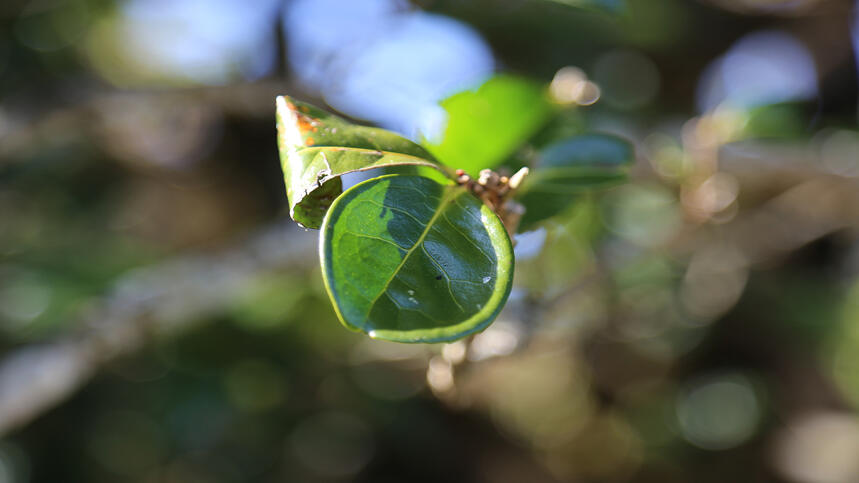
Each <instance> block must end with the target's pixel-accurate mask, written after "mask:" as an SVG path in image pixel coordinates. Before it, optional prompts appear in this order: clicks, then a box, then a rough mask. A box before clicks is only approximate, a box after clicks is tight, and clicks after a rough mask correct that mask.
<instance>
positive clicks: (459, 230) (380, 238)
mask: <svg viewBox="0 0 859 483" xmlns="http://www.w3.org/2000/svg"><path fill="white" fill-rule="evenodd" d="M319 251H320V256H321V258H322V273H323V278H324V279H325V286H326V288H327V289H328V293H329V295H330V296H331V300H332V302H333V303H334V307H335V309H336V311H337V315H338V316H339V318H340V320H341V321H342V322H343V324H344V325H345V326H346V327H348V328H350V329H353V330H362V331H364V332H367V333H368V334H370V336H371V337H374V338H378V339H385V340H392V341H397V342H443V341H451V340H455V339H459V338H461V337H465V336H466V335H468V334H471V333H474V332H477V331H479V330H482V329H484V328H485V327H486V326H487V325H489V324H490V323H491V322H492V320H493V319H495V317H496V316H497V315H498V312H500V311H501V308H502V307H503V305H504V302H505V301H506V300H507V296H508V295H509V294H510V288H511V286H512V277H513V249H512V246H511V243H510V238H509V237H508V236H507V231H506V230H505V229H504V226H503V225H502V223H501V220H499V219H498V217H497V216H496V215H495V214H494V213H493V212H492V211H491V210H490V209H489V208H488V207H487V206H486V205H484V204H483V203H482V202H480V201H479V200H478V199H477V198H475V197H474V196H473V195H472V194H470V193H469V192H468V191H466V190H465V189H464V188H462V187H460V186H456V185H452V184H451V185H441V184H439V183H437V182H435V181H433V180H431V179H429V178H425V177H422V176H408V175H389V176H382V177H379V178H374V179H371V180H369V181H365V182H363V183H360V184H358V185H356V186H354V187H352V188H350V189H349V190H347V191H346V192H344V193H343V195H341V196H340V197H339V198H337V200H336V201H334V204H333V205H332V206H331V209H330V210H329V212H328V214H327V215H326V216H325V221H324V223H323V226H322V236H321V239H320V247H319Z"/></svg>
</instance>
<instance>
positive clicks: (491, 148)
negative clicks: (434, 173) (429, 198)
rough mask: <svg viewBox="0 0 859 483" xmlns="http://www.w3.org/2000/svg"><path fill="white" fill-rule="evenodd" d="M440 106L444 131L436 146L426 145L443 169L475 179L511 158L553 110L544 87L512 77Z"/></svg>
mask: <svg viewBox="0 0 859 483" xmlns="http://www.w3.org/2000/svg"><path fill="white" fill-rule="evenodd" d="M441 105H442V107H443V108H444V110H445V111H446V113H447V124H446V125H445V128H444V132H443V134H442V135H441V136H440V139H439V141H438V142H435V141H433V140H431V139H429V140H426V141H425V142H424V144H425V145H426V146H427V149H429V151H430V152H432V153H433V154H434V155H435V156H436V158H438V159H439V160H440V161H441V162H443V163H444V164H446V165H448V166H451V167H453V168H461V169H464V170H465V171H466V172H468V173H469V174H471V175H473V176H474V175H477V174H478V173H479V172H480V170H481V169H484V168H494V167H496V166H498V165H499V164H500V163H501V162H503V161H504V160H505V159H507V158H508V157H510V155H512V154H513V153H514V152H515V151H516V150H517V149H518V148H519V147H520V146H521V145H522V144H523V143H524V142H525V141H527V140H528V138H529V137H531V135H533V134H534V133H535V132H537V130H539V129H540V127H541V126H543V124H545V123H546V122H547V121H548V120H549V118H550V117H551V116H552V114H553V112H554V111H555V105H554V104H552V102H551V101H550V100H549V98H548V96H547V94H546V92H545V88H544V86H542V85H541V84H538V83H535V82H531V81H528V80H525V79H520V78H516V77H510V76H499V77H494V78H492V79H489V80H488V81H487V82H486V83H484V84H483V85H482V86H480V88H479V89H477V90H476V91H465V92H460V93H459V94H455V95H453V96H452V97H449V98H447V99H445V100H444V101H442V103H441Z"/></svg>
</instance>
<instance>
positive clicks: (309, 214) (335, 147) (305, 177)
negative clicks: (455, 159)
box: [277, 96, 452, 228]
mask: <svg viewBox="0 0 859 483" xmlns="http://www.w3.org/2000/svg"><path fill="white" fill-rule="evenodd" d="M277 142H278V148H279V150H280V162H281V167H282V168H283V175H284V179H285V182H286V195H287V197H288V198H289V214H290V216H292V219H293V220H295V221H296V222H298V223H299V224H301V225H303V226H305V227H307V228H319V226H320V225H321V224H322V218H323V217H324V216H325V213H326V212H327V211H328V207H329V206H331V203H332V201H334V199H335V198H336V197H337V196H338V195H339V194H340V192H341V191H343V184H342V182H341V180H340V176H342V175H344V174H346V173H352V172H356V171H366V170H369V169H375V168H383V167H398V166H425V167H430V168H434V169H437V170H439V171H441V172H442V173H444V174H445V175H447V176H448V177H452V174H451V173H450V172H449V170H448V169H447V168H444V167H443V166H441V165H440V164H439V163H438V162H437V161H435V160H434V159H433V157H432V155H430V154H429V153H428V152H427V151H426V150H424V148H422V147H420V146H419V145H417V144H415V143H413V142H411V141H409V140H408V139H405V138H403V137H401V136H398V135H397V134H394V133H392V132H389V131H385V130H384V129H378V128H372V127H366V126H359V125H356V124H352V123H350V122H348V121H346V120H345V119H342V118H340V117H337V116H335V115H333V114H330V113H327V112H325V111H323V110H322V109H319V108H317V107H314V106H312V105H310V104H306V103H303V102H299V101H297V100H295V99H291V98H288V97H285V96H279V97H278V98H277Z"/></svg>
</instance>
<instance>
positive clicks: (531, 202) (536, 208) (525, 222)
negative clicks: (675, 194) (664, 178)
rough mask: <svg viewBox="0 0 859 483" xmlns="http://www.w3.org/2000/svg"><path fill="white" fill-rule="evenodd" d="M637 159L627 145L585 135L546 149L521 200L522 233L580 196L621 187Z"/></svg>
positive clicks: (603, 136)
mask: <svg viewBox="0 0 859 483" xmlns="http://www.w3.org/2000/svg"><path fill="white" fill-rule="evenodd" d="M634 158H635V153H634V150H633V147H632V145H631V144H630V143H629V142H628V141H626V140H624V139H621V138H619V137H616V136H612V135H608V134H583V135H580V136H575V137H572V138H569V139H566V140H564V141H560V142H557V143H554V144H552V145H550V146H548V147H546V149H544V150H543V151H542V152H541V153H540V156H539V159H538V165H537V167H536V169H534V171H533V174H532V175H531V176H529V177H528V178H527V179H526V181H525V185H524V186H523V187H522V190H521V191H520V194H519V196H518V201H519V202H520V203H522V204H523V205H524V206H525V215H524V216H523V217H522V221H521V223H520V225H519V229H520V231H527V230H530V229H532V228H534V225H535V224H536V223H538V222H540V221H543V220H545V219H547V218H549V217H552V216H554V215H556V214H558V213H560V212H561V211H563V210H564V209H565V208H566V207H567V206H569V205H570V204H571V203H572V202H573V201H574V200H575V199H576V198H577V195H580V194H582V193H586V192H589V191H592V190H595V189H599V188H605V187H608V186H613V185H616V184H618V183H621V182H622V181H624V180H625V179H626V176H627V169H628V167H629V165H630V164H631V163H632V161H633V159H634Z"/></svg>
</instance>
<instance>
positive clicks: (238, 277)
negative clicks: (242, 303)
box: [0, 224, 316, 435]
mask: <svg viewBox="0 0 859 483" xmlns="http://www.w3.org/2000/svg"><path fill="white" fill-rule="evenodd" d="M315 249H316V236H315V233H304V232H302V231H301V230H299V229H298V228H295V227H294V226H291V224H290V225H286V224H282V225H281V224H279V225H275V226H271V227H268V228H264V229H262V230H261V232H260V233H259V234H257V235H256V236H253V237H251V238H250V239H249V240H248V241H246V242H244V243H242V244H241V245H239V246H238V247H236V248H233V249H230V250H226V251H224V252H223V253H220V254H216V255H188V256H180V257H177V258H175V259H171V260H166V261H164V262H162V263H159V264H157V265H154V266H151V267H141V268H137V269H134V270H133V271H132V272H130V273H128V274H126V275H124V276H122V277H120V278H119V280H117V282H116V284H114V286H113V288H112V289H111V290H109V291H108V293H107V295H105V296H104V297H102V298H99V299H98V300H96V301H94V302H93V303H92V304H91V305H90V306H89V307H88V308H87V309H86V311H85V313H83V314H81V316H80V318H81V320H80V321H79V322H77V323H74V324H72V325H73V326H80V327H83V329H81V330H77V331H75V332H74V333H73V334H71V335H69V336H65V337H61V338H60V339H59V340H56V341H53V342H42V343H35V344H32V345H28V346H25V347H22V348H20V349H17V350H14V351H11V352H9V353H7V354H5V355H4V356H3V358H2V359H0V435H3V434H5V433H8V432H9V431H10V430H13V429H15V428H17V427H20V426H22V425H24V424H26V423H28V422H29V421H31V420H32V419H34V418H36V417H37V416H39V415H40V414H41V413H42V412H44V411H46V410H49V409H51V408H52V407H53V406H55V405H56V404H59V403H60V402H62V401H63V400H65V399H66V398H67V397H69V396H70V395H71V394H73V393H74V392H75V391H76V390H77V389H78V388H79V387H80V386H81V385H83V384H85V383H86V382H87V380H88V379H89V378H90V377H92V376H93V374H94V373H95V372H96V371H97V370H98V369H99V367H100V366H101V365H102V364H104V363H106V362H108V361H110V360H112V359H113V358H115V357H118V356H122V355H126V354H129V353H132V352H134V351H136V350H138V349H140V348H141V346H142V345H143V344H145V343H146V342H147V341H148V340H150V339H151V338H153V337H162V336H167V335H170V334H173V333H175V332H177V331H179V330H181V329H183V328H185V327H187V325H188V324H193V323H194V322H196V321H199V320H201V319H203V318H205V317H206V316H208V315H212V314H217V313H220V312H223V311H224V310H225V309H226V308H227V307H229V306H230V304H232V303H234V301H235V299H236V298H237V297H238V296H239V295H240V294H241V293H242V288H243V287H247V286H248V285H250V284H253V283H254V282H255V281H257V280H259V279H261V278H264V277H266V276H267V275H270V274H272V273H277V272H280V271H289V270H302V271H303V270H307V269H308V268H309V267H311V266H314V265H315V264H316V256H315Z"/></svg>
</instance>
